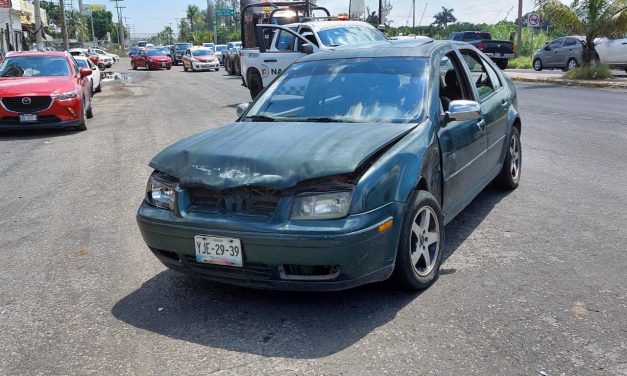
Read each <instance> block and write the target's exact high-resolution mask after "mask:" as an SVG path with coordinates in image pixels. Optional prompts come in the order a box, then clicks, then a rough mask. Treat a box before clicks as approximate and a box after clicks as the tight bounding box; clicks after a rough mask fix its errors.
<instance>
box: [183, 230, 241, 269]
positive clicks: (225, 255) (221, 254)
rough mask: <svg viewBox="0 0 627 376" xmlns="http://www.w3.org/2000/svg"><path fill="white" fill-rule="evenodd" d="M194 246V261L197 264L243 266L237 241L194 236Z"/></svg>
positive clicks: (239, 245) (238, 241)
mask: <svg viewBox="0 0 627 376" xmlns="http://www.w3.org/2000/svg"><path fill="white" fill-rule="evenodd" d="M194 244H195V245H196V261H197V262H199V263H202V264H216V265H227V266H238V267H242V266H243V263H242V244H241V242H240V240H239V239H232V238H217V237H213V236H206V235H196V236H195V237H194Z"/></svg>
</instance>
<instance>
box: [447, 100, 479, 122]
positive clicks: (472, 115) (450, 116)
mask: <svg viewBox="0 0 627 376" xmlns="http://www.w3.org/2000/svg"><path fill="white" fill-rule="evenodd" d="M444 116H445V118H446V122H450V121H470V120H479V119H481V105H480V104H479V103H477V102H475V101H467V100H460V101H452V102H451V103H450V104H449V106H448V111H446V112H445V113H444Z"/></svg>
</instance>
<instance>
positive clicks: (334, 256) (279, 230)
mask: <svg viewBox="0 0 627 376" xmlns="http://www.w3.org/2000/svg"><path fill="white" fill-rule="evenodd" d="M403 207H404V204H403V203H400V202H393V203H389V204H387V205H384V206H382V207H380V208H378V209H376V210H373V211H370V212H368V213H361V214H355V215H350V216H348V217H347V218H343V219H341V220H329V221H311V222H309V221H285V220H283V221H281V220H278V219H276V218H273V219H270V220H268V221H265V222H264V221H258V220H255V219H251V218H245V217H239V216H213V217H210V216H204V217H200V216H189V217H179V216H176V215H175V214H174V212H172V211H169V210H164V209H159V208H156V207H153V206H151V205H149V204H147V203H146V202H144V203H143V204H142V205H141V207H140V208H139V211H138V213H137V223H138V225H139V229H140V232H141V234H142V237H143V238H144V241H145V242H146V244H147V245H148V247H149V248H150V249H151V251H152V252H153V253H154V254H155V256H156V257H157V258H158V259H159V260H160V261H161V262H162V263H163V264H164V265H166V266H167V267H169V268H171V269H174V270H178V271H181V272H184V273H189V274H193V275H196V276H198V277H202V278H206V279H209V280H213V281H216V282H222V283H228V284H234V285H240V286H247V287H253V288H262V289H277V290H309V291H329V290H342V289H347V288H352V287H355V286H358V285H362V284H366V283H370V282H376V281H382V280H385V279H387V278H388V277H389V276H390V275H391V274H392V271H393V269H394V262H395V257H396V249H397V246H398V238H399V233H400V225H401V220H402V215H403ZM390 221H392V225H391V226H389V224H390ZM384 224H387V225H388V226H382V225H384ZM196 235H208V236H215V237H228V238H236V239H239V240H240V241H241V246H242V252H243V266H242V267H234V266H222V265H210V264H201V263H198V262H197V261H196V250H195V244H194V237H195V236H196ZM312 271H314V272H315V274H316V275H311V272H312ZM325 271H328V274H326V275H325Z"/></svg>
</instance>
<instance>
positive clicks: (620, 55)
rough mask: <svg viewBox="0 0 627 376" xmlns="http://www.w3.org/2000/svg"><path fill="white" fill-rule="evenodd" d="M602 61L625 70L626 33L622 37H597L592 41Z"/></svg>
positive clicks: (626, 65) (626, 58)
mask: <svg viewBox="0 0 627 376" xmlns="http://www.w3.org/2000/svg"><path fill="white" fill-rule="evenodd" d="M594 44H595V48H596V50H597V53H598V54H599V59H600V60H601V62H602V63H605V64H607V65H609V66H610V67H612V68H614V69H624V70H625V72H627V35H625V36H624V37H622V38H614V39H609V38H599V39H596V40H595V41H594Z"/></svg>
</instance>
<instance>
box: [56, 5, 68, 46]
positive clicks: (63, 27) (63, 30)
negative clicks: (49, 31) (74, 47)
mask: <svg viewBox="0 0 627 376" xmlns="http://www.w3.org/2000/svg"><path fill="white" fill-rule="evenodd" d="M59 13H61V37H62V38H63V49H64V50H66V51H67V50H69V49H70V41H69V40H68V36H67V23H66V21H65V0H60V1H59Z"/></svg>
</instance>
